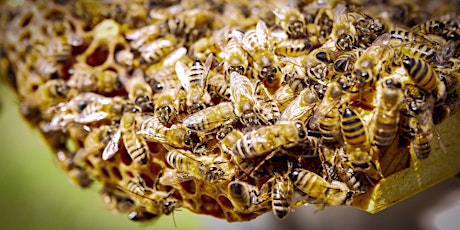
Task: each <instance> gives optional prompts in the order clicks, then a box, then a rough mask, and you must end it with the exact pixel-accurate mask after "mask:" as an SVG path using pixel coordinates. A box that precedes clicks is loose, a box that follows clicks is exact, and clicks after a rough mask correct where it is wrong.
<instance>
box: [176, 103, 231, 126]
mask: <svg viewBox="0 0 460 230" xmlns="http://www.w3.org/2000/svg"><path fill="white" fill-rule="evenodd" d="M209 111H212V114H211V115H210V113H209ZM235 119H236V118H235V115H234V113H233V105H232V103H231V102H221V103H220V104H218V105H216V106H213V107H208V108H205V109H203V110H200V111H198V112H196V113H193V114H191V115H189V116H188V117H186V118H185V119H184V121H183V124H184V125H185V126H186V127H187V128H189V129H193V130H199V131H210V130H213V129H215V128H217V127H220V126H223V125H227V124H229V123H232V122H233V121H234V120H235Z"/></svg>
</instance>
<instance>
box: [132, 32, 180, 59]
mask: <svg viewBox="0 0 460 230" xmlns="http://www.w3.org/2000/svg"><path fill="white" fill-rule="evenodd" d="M176 42H177V41H176V39H175V38H174V36H172V35H171V36H167V37H164V38H159V39H157V40H155V41H153V42H149V43H147V44H144V45H142V46H140V47H139V49H138V51H139V52H140V53H141V59H140V62H141V64H155V63H158V62H160V61H161V60H162V59H163V58H164V57H166V56H167V55H168V54H169V53H171V52H172V51H173V50H174V48H175V47H176Z"/></svg>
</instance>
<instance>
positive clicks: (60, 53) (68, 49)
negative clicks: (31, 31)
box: [45, 38, 72, 63]
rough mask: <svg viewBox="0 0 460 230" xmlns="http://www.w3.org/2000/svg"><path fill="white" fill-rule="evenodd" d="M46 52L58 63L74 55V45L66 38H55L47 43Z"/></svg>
mask: <svg viewBox="0 0 460 230" xmlns="http://www.w3.org/2000/svg"><path fill="white" fill-rule="evenodd" d="M45 54H46V55H47V56H48V57H51V58H52V60H54V61H56V62H58V63H64V62H66V61H67V60H69V58H70V57H71V56H72V46H70V44H69V43H68V42H67V41H65V40H64V39H58V38H53V39H51V41H50V43H49V45H47V47H46V51H45Z"/></svg>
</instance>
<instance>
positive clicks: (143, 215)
mask: <svg viewBox="0 0 460 230" xmlns="http://www.w3.org/2000/svg"><path fill="white" fill-rule="evenodd" d="M157 217H158V215H157V214H153V213H151V212H148V211H146V210H145V209H144V208H140V207H137V208H135V210H133V211H131V212H130V213H129V214H128V218H129V219H130V220H132V221H138V222H143V221H150V220H153V219H154V218H157Z"/></svg>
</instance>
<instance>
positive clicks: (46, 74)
mask: <svg viewBox="0 0 460 230" xmlns="http://www.w3.org/2000/svg"><path fill="white" fill-rule="evenodd" d="M35 70H36V72H37V74H38V75H39V76H40V78H42V79H43V80H49V79H57V78H59V75H60V66H59V64H58V63H57V62H56V61H53V60H52V59H51V58H50V57H43V56H38V57H37V61H36V64H35Z"/></svg>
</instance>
